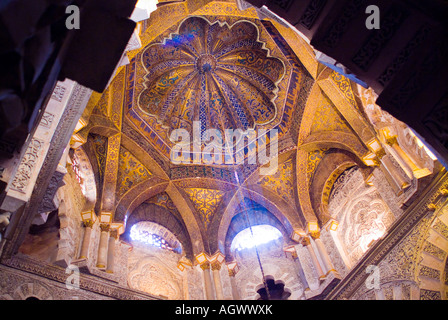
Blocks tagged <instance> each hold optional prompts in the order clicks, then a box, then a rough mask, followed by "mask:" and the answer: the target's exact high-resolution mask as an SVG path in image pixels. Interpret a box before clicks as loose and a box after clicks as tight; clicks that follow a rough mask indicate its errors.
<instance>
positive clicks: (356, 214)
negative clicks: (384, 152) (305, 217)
mask: <svg viewBox="0 0 448 320" xmlns="http://www.w3.org/2000/svg"><path fill="white" fill-rule="evenodd" d="M329 208H330V214H331V216H332V217H333V218H335V219H336V220H337V221H339V228H338V230H337V236H338V237H339V239H340V240H341V243H343V244H344V251H345V254H346V255H347V256H348V258H349V259H350V260H351V261H352V263H355V262H356V261H358V260H359V259H360V258H361V256H362V255H363V254H364V253H365V252H366V251H367V250H368V248H369V247H370V245H371V244H372V242H374V241H375V240H377V239H379V238H381V237H382V236H383V235H384V234H385V232H386V230H387V228H388V227H389V226H390V225H391V224H392V222H393V221H394V219H395V217H394V215H393V214H392V212H391V211H390V209H389V207H388V206H387V204H386V203H385V202H384V200H383V199H382V198H381V196H380V194H379V193H378V191H377V190H376V188H375V187H373V186H368V185H367V184H366V183H365V182H364V179H363V176H362V174H361V172H360V171H359V170H357V169H356V168H352V169H349V170H347V172H345V173H343V174H342V175H341V177H340V178H338V180H337V181H336V183H335V185H334V187H333V191H332V193H331V195H330V202H329Z"/></svg>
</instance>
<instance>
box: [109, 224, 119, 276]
mask: <svg viewBox="0 0 448 320" xmlns="http://www.w3.org/2000/svg"><path fill="white" fill-rule="evenodd" d="M117 239H118V230H117V229H112V230H111V231H110V235H109V245H108V246H107V268H106V272H107V273H114V265H115V244H116V242H117Z"/></svg>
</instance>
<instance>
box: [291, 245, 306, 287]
mask: <svg viewBox="0 0 448 320" xmlns="http://www.w3.org/2000/svg"><path fill="white" fill-rule="evenodd" d="M291 257H292V259H293V260H294V262H295V263H296V265H297V269H298V273H299V277H300V280H302V283H303V285H304V287H305V288H309V287H310V286H309V284H308V281H307V280H306V277H305V273H304V272H303V268H302V264H301V263H300V260H299V256H298V255H297V250H296V248H294V251H292V252H291Z"/></svg>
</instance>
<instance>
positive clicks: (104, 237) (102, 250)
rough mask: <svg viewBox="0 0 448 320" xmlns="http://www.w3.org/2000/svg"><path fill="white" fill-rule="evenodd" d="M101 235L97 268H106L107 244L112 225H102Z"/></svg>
mask: <svg viewBox="0 0 448 320" xmlns="http://www.w3.org/2000/svg"><path fill="white" fill-rule="evenodd" d="M100 229H101V235H100V242H99V244H98V259H97V263H96V266H97V268H106V264H107V242H108V239H109V230H110V225H109V224H107V223H101V224H100Z"/></svg>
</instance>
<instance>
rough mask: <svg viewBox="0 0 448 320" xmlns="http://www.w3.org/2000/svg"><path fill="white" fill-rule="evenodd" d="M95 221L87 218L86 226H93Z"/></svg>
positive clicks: (84, 222)
mask: <svg viewBox="0 0 448 320" xmlns="http://www.w3.org/2000/svg"><path fill="white" fill-rule="evenodd" d="M94 223H95V222H94V221H93V220H92V219H87V220H84V221H83V224H84V228H92V227H93V224H94Z"/></svg>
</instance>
